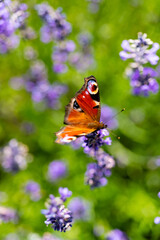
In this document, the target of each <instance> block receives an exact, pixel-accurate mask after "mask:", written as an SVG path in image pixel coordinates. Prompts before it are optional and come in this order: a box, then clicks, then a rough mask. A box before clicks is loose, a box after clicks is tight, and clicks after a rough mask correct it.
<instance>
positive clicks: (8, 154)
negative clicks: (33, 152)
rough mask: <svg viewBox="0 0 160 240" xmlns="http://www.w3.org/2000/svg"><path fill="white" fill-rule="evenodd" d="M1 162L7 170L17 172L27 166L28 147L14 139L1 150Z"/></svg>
mask: <svg viewBox="0 0 160 240" xmlns="http://www.w3.org/2000/svg"><path fill="white" fill-rule="evenodd" d="M0 153H1V157H0V160H1V164H2V167H3V168H4V170H5V171H6V172H13V173H16V172H18V171H19V170H21V169H25V168H26V167H27V160H28V157H29V155H28V147H27V146H26V145H24V144H22V143H20V142H18V141H17V140H16V139H12V140H10V141H9V143H8V144H7V145H6V146H5V147H3V148H2V149H1V150H0Z"/></svg>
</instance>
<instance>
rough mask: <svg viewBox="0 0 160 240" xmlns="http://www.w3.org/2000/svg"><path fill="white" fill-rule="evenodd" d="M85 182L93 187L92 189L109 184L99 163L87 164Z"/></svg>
mask: <svg viewBox="0 0 160 240" xmlns="http://www.w3.org/2000/svg"><path fill="white" fill-rule="evenodd" d="M85 182H86V184H87V185H89V186H90V187H91V189H93V188H96V187H102V186H105V185H106V184H107V179H106V178H105V177H104V175H103V171H101V167H100V166H98V164H97V163H90V164H88V166H87V171H86V173H85Z"/></svg>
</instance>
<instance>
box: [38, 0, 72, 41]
mask: <svg viewBox="0 0 160 240" xmlns="http://www.w3.org/2000/svg"><path fill="white" fill-rule="evenodd" d="M35 9H36V10H37V12H38V15H39V16H40V17H41V18H42V20H43V21H44V25H43V27H42V28H41V40H42V42H44V43H48V42H50V41H53V40H64V39H65V38H66V36H68V35H69V34H70V32H71V30H72V28H71V25H70V23H69V22H67V21H66V19H65V15H64V14H63V13H62V8H58V9H57V10H55V9H53V8H52V7H51V6H50V5H49V4H47V3H42V4H37V5H36V6H35Z"/></svg>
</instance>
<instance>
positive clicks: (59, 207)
mask: <svg viewBox="0 0 160 240" xmlns="http://www.w3.org/2000/svg"><path fill="white" fill-rule="evenodd" d="M59 192H60V194H61V197H54V196H53V195H50V197H49V199H48V201H47V202H46V207H47V209H45V210H42V214H44V215H45V217H46V218H47V220H46V221H45V224H46V225H47V226H48V225H49V224H51V227H52V228H53V229H54V230H55V231H60V232H66V230H68V229H69V228H70V227H72V213H71V211H70V210H69V209H67V208H65V206H64V205H63V204H64V202H65V200H66V198H67V197H69V196H71V194H72V193H71V192H70V191H69V190H68V189H67V188H60V189H59ZM62 196H63V197H65V198H63V197H62Z"/></svg>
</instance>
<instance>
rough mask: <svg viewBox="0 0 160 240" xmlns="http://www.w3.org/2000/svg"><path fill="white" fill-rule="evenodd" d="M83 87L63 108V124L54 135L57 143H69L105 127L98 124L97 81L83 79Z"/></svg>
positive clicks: (92, 77) (89, 78) (98, 100)
mask: <svg viewBox="0 0 160 240" xmlns="http://www.w3.org/2000/svg"><path fill="white" fill-rule="evenodd" d="M84 81H85V83H84V85H83V86H82V88H81V89H80V90H79V91H78V92H77V93H76V95H75V97H73V98H72V99H71V101H70V103H69V104H68V105H67V106H66V108H65V117H64V124H66V125H67V126H66V127H63V128H62V129H61V130H60V131H59V132H57V133H56V136H57V139H56V142H57V143H69V142H71V141H73V140H75V139H76V138H77V137H80V136H85V135H88V134H90V133H92V132H94V131H97V130H99V129H103V128H106V127H107V126H106V125H105V124H103V123H102V122H100V115H101V106H100V97H99V89H98V84H97V80H96V78H95V77H94V76H90V77H87V78H84Z"/></svg>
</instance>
